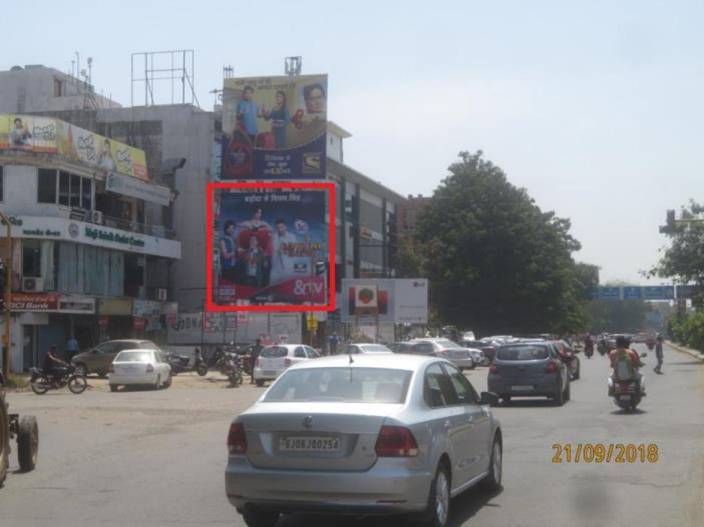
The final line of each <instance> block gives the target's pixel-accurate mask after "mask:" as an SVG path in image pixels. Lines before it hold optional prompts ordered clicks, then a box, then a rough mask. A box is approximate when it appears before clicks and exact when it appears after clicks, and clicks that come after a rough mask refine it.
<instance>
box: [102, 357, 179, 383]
mask: <svg viewBox="0 0 704 527" xmlns="http://www.w3.org/2000/svg"><path fill="white" fill-rule="evenodd" d="M108 382H109V383H110V391H111V392H115V391H117V388H118V387H119V386H128V385H129V386H134V385H142V386H152V387H153V388H154V389H155V390H156V389H159V388H168V387H169V386H171V366H169V365H168V364H167V363H166V362H164V359H163V357H162V356H161V352H160V351H158V350H145V349H131V350H123V351H121V352H120V353H118V354H117V357H115V360H114V361H112V364H111V365H110V373H109V374H108Z"/></svg>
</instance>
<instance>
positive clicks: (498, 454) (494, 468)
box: [480, 434, 503, 491]
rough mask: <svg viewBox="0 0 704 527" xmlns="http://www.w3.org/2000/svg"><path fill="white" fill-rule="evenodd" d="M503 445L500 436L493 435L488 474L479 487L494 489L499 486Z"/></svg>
mask: <svg viewBox="0 0 704 527" xmlns="http://www.w3.org/2000/svg"><path fill="white" fill-rule="evenodd" d="M502 461H503V445H502V444H501V438H500V437H499V436H498V434H497V436H496V437H494V444H493V445H492V446H491V458H490V460H489V474H488V475H487V476H486V477H485V478H484V479H483V480H482V482H481V483H480V487H481V488H482V489H483V490H486V491H495V490H499V489H500V488H501V476H502V473H503V467H502Z"/></svg>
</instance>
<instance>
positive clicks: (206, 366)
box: [195, 347, 225, 377]
mask: <svg viewBox="0 0 704 527" xmlns="http://www.w3.org/2000/svg"><path fill="white" fill-rule="evenodd" d="M224 360H225V352H224V351H223V350H222V348H220V347H217V348H215V351H214V352H213V353H212V355H210V357H207V358H200V360H199V362H198V364H197V365H196V366H195V370H196V373H198V375H200V376H201V377H203V376H205V375H206V374H207V373H208V370H210V369H211V368H212V369H215V370H221V369H222V365H223V362H224Z"/></svg>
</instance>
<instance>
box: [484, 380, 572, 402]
mask: <svg viewBox="0 0 704 527" xmlns="http://www.w3.org/2000/svg"><path fill="white" fill-rule="evenodd" d="M496 377H497V376H495V375H489V379H488V381H487V389H488V390H489V391H490V392H494V393H496V394H498V395H511V396H514V397H520V396H521V395H524V396H526V397H534V396H547V395H554V394H555V392H557V389H558V386H559V379H555V378H553V379H535V378H533V379H520V378H519V379H505V378H501V377H499V378H496Z"/></svg>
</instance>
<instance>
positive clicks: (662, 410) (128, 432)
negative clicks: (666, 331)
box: [0, 349, 704, 527]
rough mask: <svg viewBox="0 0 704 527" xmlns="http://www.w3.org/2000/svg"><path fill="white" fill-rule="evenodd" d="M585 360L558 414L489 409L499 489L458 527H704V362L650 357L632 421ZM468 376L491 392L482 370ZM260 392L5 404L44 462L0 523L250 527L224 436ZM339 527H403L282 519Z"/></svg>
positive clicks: (467, 498)
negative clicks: (31, 429) (645, 455)
mask: <svg viewBox="0 0 704 527" xmlns="http://www.w3.org/2000/svg"><path fill="white" fill-rule="evenodd" d="M581 359H582V378H581V380H579V381H576V382H574V383H573V384H572V401H571V402H569V403H568V404H567V405H565V406H564V407H562V408H556V407H553V406H551V405H549V404H548V403H546V402H543V401H540V400H537V401H528V400H526V401H520V400H519V401H518V402H516V403H515V404H513V405H511V406H510V407H499V408H496V409H495V412H496V414H497V415H498V417H499V419H500V420H501V422H502V425H503V428H504V442H505V454H504V456H505V457H504V489H503V491H502V492H499V493H497V494H494V495H487V494H482V493H477V492H472V491H469V492H467V493H465V494H463V495H461V496H459V497H458V498H457V499H455V500H454V501H453V513H452V516H451V524H450V525H452V526H453V527H457V526H460V525H472V526H473V527H481V526H487V527H488V526H496V525H502V526H536V527H546V526H560V527H562V526H565V525H577V526H582V525H583V526H585V527H586V526H595V525H604V526H608V527H615V526H620V525H624V526H629V527H630V526H632V525H640V526H673V525H677V526H701V525H704V516H703V515H702V512H703V509H704V365H702V364H700V363H697V362H695V361H694V359H692V358H691V357H689V356H688V355H684V354H680V353H677V352H675V351H673V350H670V349H666V363H665V370H664V371H665V374H664V375H659V376H657V375H655V374H654V373H653V371H652V366H653V362H654V357H653V354H652V353H651V354H650V356H649V357H648V358H647V359H646V361H648V362H649V366H648V368H646V369H645V370H644V373H645V375H646V378H647V389H648V397H647V398H646V399H645V400H644V401H643V403H642V406H641V411H640V412H639V413H637V414H633V415H626V414H623V413H622V412H621V411H620V410H618V409H617V408H616V407H615V406H614V404H613V403H612V402H611V400H610V399H608V398H607V397H606V394H605V382H606V375H607V366H606V361H605V359H603V358H601V357H599V356H598V355H596V356H595V357H593V358H592V359H591V360H587V359H586V358H585V357H583V356H581ZM468 375H469V378H470V380H471V381H472V382H473V383H474V384H475V386H476V387H477V388H478V389H482V388H484V386H485V379H486V368H481V369H478V370H475V371H473V372H471V373H469V374H468ZM98 382H99V381H97V380H91V383H93V384H94V385H95V384H97V383H98ZM191 386H196V387H191ZM198 386H203V388H199V387H198ZM260 393H261V390H260V389H257V388H252V387H249V386H247V387H243V388H239V389H227V388H225V387H224V383H221V384H219V383H215V382H212V381H208V380H202V383H201V382H200V381H199V380H198V379H197V378H195V377H194V379H189V383H188V386H182V387H179V386H175V387H172V388H171V389H169V390H162V391H158V392H149V391H145V392H140V391H132V392H125V393H109V392H105V391H102V390H101V389H98V388H95V389H92V390H89V391H87V392H86V393H84V394H82V395H79V396H76V395H72V394H70V393H69V392H68V391H61V392H51V393H49V394H47V395H44V396H37V395H34V394H31V393H26V394H24V393H23V394H10V395H9V402H10V405H11V408H12V410H13V411H19V412H21V413H34V414H35V415H37V417H38V419H39V427H40V452H39V462H38V466H37V469H36V470H35V471H34V472H32V473H28V474H19V473H11V474H10V475H9V476H8V480H7V482H6V484H5V487H4V488H3V489H2V490H0V525H3V526H4V525H7V526H12V527H43V526H51V527H69V526H70V527H80V526H83V527H88V526H90V527H94V526H95V525H105V526H113V525H114V526H116V527H117V526H124V525H131V526H184V527H190V526H194V527H195V526H203V525H206V526H212V527H219V526H241V525H243V522H242V521H241V519H240V518H239V516H238V515H237V514H236V512H235V510H234V509H233V508H232V507H231V506H230V505H229V503H228V502H227V500H226V498H225V495H224V484H223V469H224V466H225V459H226V449H225V438H226V433H227V428H228V426H229V421H230V418H231V417H232V416H233V415H234V414H235V413H237V412H238V411H240V410H242V409H244V408H246V407H247V406H248V405H249V404H250V402H251V401H253V400H254V399H255V398H256V397H257V396H258V394H260ZM556 443H557V444H566V443H571V444H573V445H576V444H577V443H604V444H609V443H624V444H628V443H634V444H636V445H639V444H641V443H644V444H650V443H654V444H657V446H658V448H659V454H660V455H659V460H658V461H657V462H656V463H640V462H638V463H634V464H629V463H623V464H615V463H610V464H595V463H591V464H585V463H579V464H576V463H569V464H568V463H562V464H554V463H552V461H551V460H552V457H553V455H554V451H553V449H552V445H553V444H556ZM11 468H12V469H16V468H17V460H16V457H15V456H14V454H13V456H12V457H11ZM333 524H334V525H335V526H336V527H347V526H349V527H353V526H360V527H361V526H368V525H395V524H396V522H392V521H390V520H378V521H371V520H354V519H350V520H342V521H340V520H337V519H330V518H310V517H301V516H289V517H284V518H283V519H282V520H281V521H280V522H279V525H280V526H281V527H304V526H306V527H310V526H320V527H322V526H329V525H333Z"/></svg>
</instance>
